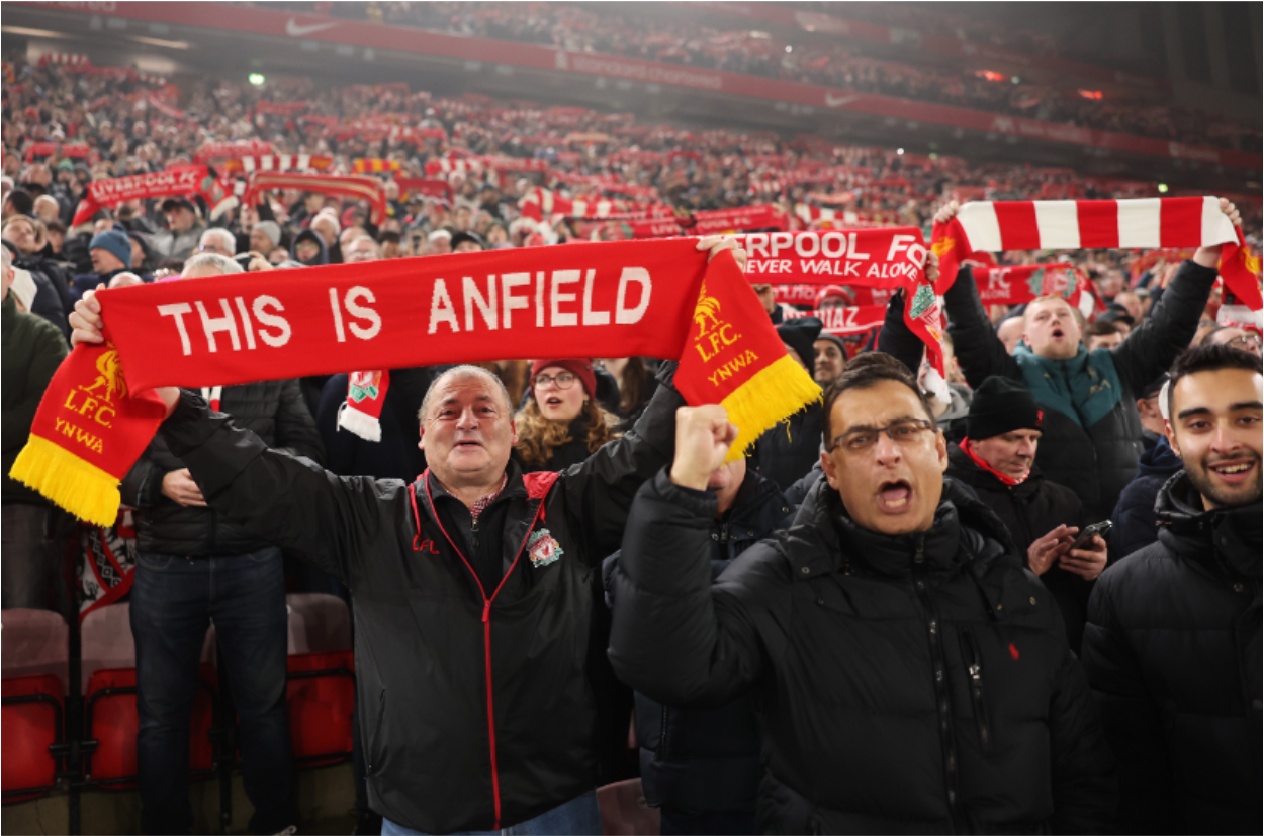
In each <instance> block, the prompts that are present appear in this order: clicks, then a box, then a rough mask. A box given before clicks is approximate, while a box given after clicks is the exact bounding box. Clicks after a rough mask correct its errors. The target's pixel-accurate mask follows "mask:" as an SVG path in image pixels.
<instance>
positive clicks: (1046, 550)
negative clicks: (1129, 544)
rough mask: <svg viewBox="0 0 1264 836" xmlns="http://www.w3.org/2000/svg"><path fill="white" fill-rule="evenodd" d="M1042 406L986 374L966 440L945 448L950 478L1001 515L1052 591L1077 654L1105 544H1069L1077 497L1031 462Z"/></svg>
mask: <svg viewBox="0 0 1264 836" xmlns="http://www.w3.org/2000/svg"><path fill="white" fill-rule="evenodd" d="M1043 419H1044V411H1043V410H1041V409H1040V408H1039V407H1037V406H1036V401H1035V400H1034V399H1033V398H1032V397H1031V393H1030V392H1028V391H1027V390H1026V388H1024V387H1023V386H1022V385H1020V384H1018V383H1014V382H1013V381H1009V380H1006V379H1005V378H1003V377H989V378H988V379H987V380H985V381H983V385H982V386H980V387H979V388H978V391H976V392H975V393H974V399H973V400H972V401H971V403H970V411H969V413H968V415H967V416H966V419H965V424H966V433H967V435H966V437H965V438H963V439H961V441H960V442H959V443H958V442H955V441H954V442H952V443H951V444H949V445H948V471H947V473H948V475H949V476H951V477H952V478H954V479H957V480H959V481H960V482H961V483H962V484H964V485H968V486H969V487H971V488H972V489H974V492H975V494H977V495H978V497H979V499H980V500H981V501H982V502H983V503H984V504H986V505H987V506H988V507H989V508H991V509H992V510H993V511H994V512H996V515H997V516H998V517H1000V518H1001V522H1003V523H1004V524H1005V528H1006V530H1007V531H1009V535H1010V537H1011V538H1013V540H1014V545H1016V546H1018V550H1019V552H1021V553H1023V554H1025V555H1026V556H1027V568H1028V569H1031V571H1032V572H1034V573H1035V574H1036V575H1037V576H1039V578H1040V580H1041V581H1043V582H1044V585H1045V586H1047V587H1048V588H1049V591H1050V592H1052V593H1053V598H1054V600H1055V601H1057V602H1058V608H1059V609H1061V610H1062V621H1063V623H1064V624H1065V625H1066V630H1067V640H1068V641H1069V642H1070V644H1071V649H1072V650H1074V651H1075V652H1076V653H1079V652H1080V640H1081V638H1082V637H1083V635H1084V621H1085V619H1086V618H1087V617H1088V596H1089V593H1090V592H1091V591H1092V590H1093V581H1094V580H1096V579H1097V576H1098V575H1100V574H1101V573H1102V570H1103V569H1105V568H1106V541H1105V540H1104V539H1102V538H1101V537H1094V538H1093V540H1092V544H1091V546H1090V548H1086V549H1074V550H1073V549H1072V548H1071V546H1072V545H1073V544H1074V542H1075V539H1076V535H1077V534H1079V532H1080V527H1081V526H1083V525H1084V524H1085V523H1089V522H1093V520H1086V519H1084V507H1083V506H1082V505H1081V504H1080V498H1079V497H1078V496H1076V495H1075V493H1074V492H1073V491H1072V490H1071V489H1070V488H1064V487H1063V486H1061V485H1059V484H1057V483H1056V482H1050V481H1048V480H1047V479H1045V478H1044V476H1043V475H1042V474H1041V473H1040V471H1039V470H1037V469H1036V468H1035V467H1034V465H1033V463H1032V462H1033V459H1034V458H1035V455H1036V451H1037V450H1038V449H1039V445H1040V443H1041V442H1040V436H1041V427H1042V425H1043Z"/></svg>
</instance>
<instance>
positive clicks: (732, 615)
mask: <svg viewBox="0 0 1264 836" xmlns="http://www.w3.org/2000/svg"><path fill="white" fill-rule="evenodd" d="M715 509H716V500H715V497H714V496H713V495H711V494H708V493H705V492H701V491H693V490H689V489H686V488H681V487H679V486H676V485H673V484H672V483H671V481H670V480H669V479H668V477H667V472H666V470H664V471H662V472H660V473H659V474H658V475H657V476H655V477H654V479H653V480H652V481H650V482H648V483H647V484H646V485H645V486H644V487H642V488H641V490H640V492H639V493H638V494H637V496H636V500H635V501H634V502H633V505H632V511H631V514H630V516H629V520H628V532H627V535H626V536H625V537H624V541H623V552H622V554H621V556H620V558H619V561H618V564H617V565H616V566H614V567H613V572H612V577H611V583H612V585H613V594H612V595H611V596H610V598H611V599H612V601H613V606H614V614H613V621H612V627H611V634H610V661H611V663H612V664H613V666H614V670H615V673H616V674H617V675H618V676H619V678H620V679H622V680H623V681H624V682H625V683H627V684H628V685H630V686H631V687H632V688H634V689H636V690H637V691H640V692H642V693H644V694H645V695H646V696H648V697H650V698H651V699H654V700H657V701H659V702H663V703H667V704H671V705H694V706H699V707H713V706H718V705H722V704H724V703H725V702H728V701H729V700H731V699H733V698H734V697H736V696H738V695H739V694H741V693H742V692H744V691H745V690H747V689H748V688H749V687H750V686H751V685H752V684H754V682H755V681H756V679H757V678H758V677H759V674H760V671H761V669H762V666H763V665H762V660H763V656H762V651H761V649H760V643H759V640H758V633H757V631H756V627H755V623H754V621H753V619H752V615H751V610H750V604H751V603H752V602H753V601H755V600H757V597H762V596H769V595H773V594H775V593H774V592H773V590H771V589H770V588H769V587H770V586H771V584H764V585H758V584H747V583H746V582H744V581H742V580H740V579H739V580H732V581H730V579H729V576H730V574H731V573H732V572H733V569H734V568H736V567H737V566H738V565H739V564H741V563H744V562H746V561H748V560H750V559H753V558H754V557H755V556H757V555H758V554H760V553H762V552H764V551H765V550H766V549H767V548H768V547H767V546H763V545H755V546H752V547H751V548H749V549H747V550H746V551H745V552H744V553H743V554H742V555H741V556H739V557H738V558H737V562H735V563H734V565H733V566H732V567H730V569H729V571H727V572H726V573H725V575H723V576H721V579H720V582H719V583H718V584H717V585H716V587H715V588H714V589H713V588H712V583H711V561H710V554H711V540H710V531H711V525H710V523H709V521H710V520H711V519H712V518H714V516H715ZM753 574H758V573H739V578H742V577H752V576H753ZM761 586H762V588H761Z"/></svg>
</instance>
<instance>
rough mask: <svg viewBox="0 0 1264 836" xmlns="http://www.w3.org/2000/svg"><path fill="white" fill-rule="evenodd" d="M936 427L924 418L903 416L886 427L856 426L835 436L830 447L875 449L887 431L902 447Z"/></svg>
mask: <svg viewBox="0 0 1264 836" xmlns="http://www.w3.org/2000/svg"><path fill="white" fill-rule="evenodd" d="M934 427H935V425H934V424H932V423H931V422H930V421H927V420H925V419H924V418H902V419H900V420H899V421H892V422H891V423H890V424H887V425H886V426H885V427H856V428H855V429H852V430H848V431H847V432H845V433H843V434H841V435H836V436H834V440H833V441H831V442H830V447H829V449H830V450H834V449H836V448H838V447H842V448H843V450H844V451H845V452H847V453H864V452H866V451H868V450H872V449H873V447H874V445H876V444H877V443H878V436H879V435H880V434H882V433H886V436H887V438H889V439H891V440H892V441H894V442H895V443H896V444H898V445H900V446H901V447H906V446H909V445H911V444H915V443H916V442H917V441H918V439H920V438H921V437H922V433H924V432H926V431H927V430H931V429H934Z"/></svg>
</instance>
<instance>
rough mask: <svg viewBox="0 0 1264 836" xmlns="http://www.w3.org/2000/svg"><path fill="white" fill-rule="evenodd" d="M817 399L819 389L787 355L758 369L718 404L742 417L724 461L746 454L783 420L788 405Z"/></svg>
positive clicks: (805, 403) (819, 396)
mask: <svg viewBox="0 0 1264 836" xmlns="http://www.w3.org/2000/svg"><path fill="white" fill-rule="evenodd" d="M820 399H821V387H819V386H817V385H816V382H815V381H814V380H812V378H811V377H809V376H808V375H807V374H806V373H805V372H804V371H803V366H801V365H800V364H799V362H798V361H797V360H792V359H791V358H790V356H789V355H784V356H782V357H781V358H779V359H777V360H775V361H773V362H772V363H771V364H770V365H768V366H767V367H766V368H763V369H760V370H759V371H758V372H756V373H755V374H754V375H752V376H751V378H750V380H748V381H747V382H746V383H745V384H743V385H742V387H741V388H739V389H737V390H735V391H734V392H732V393H731V394H729V396H728V397H726V398H724V400H722V401H721V402H720V404H721V406H723V407H724V409H725V411H726V412H728V414H729V415H741V416H743V420H742V422H741V426H739V427H738V428H737V439H736V440H734V442H733V446H732V447H730V448H729V453H728V456H726V457H725V461H726V462H731V461H735V460H736V459H738V458H740V457H742V456H744V455H746V451H747V449H749V448H750V446H751V445H752V444H754V443H755V439H757V438H759V437H760V436H761V435H763V434H764V431H765V430H768V429H770V428H772V427H775V426H777V424H778V423H780V422H781V421H783V420H785V418H786V414H785V412H786V408H785V405H786V404H787V403H791V402H793V403H798V404H804V405H805V406H806V405H807V404H810V403H813V402H815V401H819V400H820Z"/></svg>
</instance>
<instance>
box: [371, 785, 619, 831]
mask: <svg viewBox="0 0 1264 836" xmlns="http://www.w3.org/2000/svg"><path fill="white" fill-rule="evenodd" d="M601 832H602V830H601V810H600V809H599V808H598V807H597V792H596V790H590V791H589V792H586V793H584V794H583V795H580V796H578V797H576V798H572V799H571V800H570V801H567V802H566V803H564V804H559V805H557V806H556V807H554V808H553V809H552V810H549V811H548V812H546V813H541V814H540V815H538V816H536V817H535V818H533V819H527V820H526V821H523V822H518V823H517V824H515V825H513V826H511V827H506V828H502V829H501V830H469V831H464V832H463V833H461V834H454V836H490V834H500V836H548V834H600V833H601ZM382 836H426V834H424V833H423V832H422V831H420V830H413V829H412V828H411V827H404V826H403V825H402V824H396V823H395V822H393V821H391V820H390V819H387V818H383V819H382Z"/></svg>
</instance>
